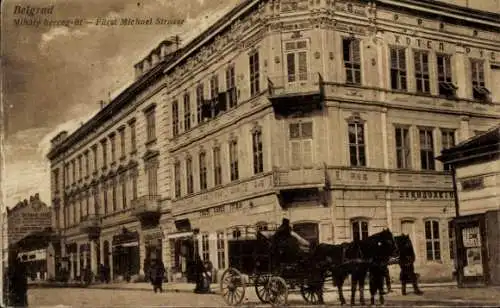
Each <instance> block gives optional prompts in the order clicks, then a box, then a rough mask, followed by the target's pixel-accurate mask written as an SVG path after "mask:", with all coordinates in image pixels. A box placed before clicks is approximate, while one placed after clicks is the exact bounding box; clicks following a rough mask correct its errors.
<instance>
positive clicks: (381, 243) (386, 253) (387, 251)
mask: <svg viewBox="0 0 500 308" xmlns="http://www.w3.org/2000/svg"><path fill="white" fill-rule="evenodd" d="M371 240H372V241H373V242H374V244H375V245H376V247H377V248H376V249H377V251H378V255H379V256H380V257H382V256H383V257H398V256H399V249H398V245H397V243H396V240H395V239H394V236H393V235H392V232H391V230H389V229H384V230H382V231H381V232H379V233H376V234H374V235H372V236H371Z"/></svg>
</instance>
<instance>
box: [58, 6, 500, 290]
mask: <svg viewBox="0 0 500 308" xmlns="http://www.w3.org/2000/svg"><path fill="white" fill-rule="evenodd" d="M499 17H500V16H499V15H497V14H491V13H486V12H478V11H473V10H469V9H464V8H460V7H456V6H451V5H447V4H443V3H439V5H438V4H436V3H435V2H434V1H418V2H417V1H410V0H404V1H397V2H396V1H385V0H381V1H368V2H367V1H325V0H318V1H284V0H283V1H259V0H255V1H249V0H247V1H243V2H242V3H240V4H239V5H238V6H237V7H235V8H234V9H233V10H232V11H230V12H229V13H228V14H226V15H225V16H224V17H223V18H221V19H220V20H219V21H217V22H216V23H215V24H214V25H212V26H211V27H210V28H209V29H207V30H206V31H205V32H203V33H202V34H200V36H198V37H197V38H196V39H194V40H193V41H191V42H189V43H188V44H186V45H185V46H184V47H183V48H182V49H179V50H178V51H177V52H175V53H173V54H172V55H171V56H170V57H167V58H164V59H163V58H161V57H160V58H158V56H155V53H154V52H153V53H152V54H151V55H150V56H148V57H146V58H145V59H144V60H143V61H141V62H139V63H138V64H137V65H136V70H137V73H138V80H137V81H136V82H135V83H134V84H133V85H132V86H131V88H130V89H128V90H126V91H125V92H124V93H123V94H121V95H120V96H119V97H118V98H117V99H115V100H114V101H113V102H111V103H110V104H109V105H108V106H106V107H105V108H104V109H103V110H101V112H100V113H99V114H98V115H97V116H96V117H95V118H94V119H92V120H91V121H90V122H89V123H87V124H85V125H84V126H83V127H82V128H81V129H80V131H81V132H80V133H79V132H78V131H77V132H75V133H74V134H72V135H71V136H68V137H65V138H62V141H57V142H55V145H54V149H53V150H52V151H51V153H52V154H51V156H50V155H49V156H50V157H52V158H51V159H52V160H53V164H52V165H53V170H57V169H58V168H57V166H59V169H61V170H64V168H65V166H66V169H65V170H69V171H61V174H62V173H63V172H64V173H65V172H69V174H68V175H67V179H70V180H69V181H67V180H63V181H67V182H65V183H59V182H58V183H59V185H62V186H57V185H56V186H57V187H60V191H61V192H64V193H66V195H67V196H68V197H67V198H66V199H64V198H63V195H62V194H61V195H57V194H55V196H56V198H57V196H59V199H55V201H57V200H62V201H60V202H61V203H60V204H61V206H60V209H61V210H60V211H59V212H60V213H61V217H65V218H64V219H65V221H70V222H71V223H69V225H66V224H65V223H63V224H61V223H60V224H59V225H60V226H61V225H62V226H65V227H64V228H65V232H66V233H67V237H66V242H67V243H71V244H70V245H74V246H73V247H76V248H73V250H71V252H70V255H72V256H73V258H74V260H75V264H78V262H79V261H78V256H79V255H81V252H80V251H84V253H86V252H85V251H86V250H85V249H83V250H80V251H78V250H75V249H77V248H78V247H80V246H78V245H81V244H80V243H87V242H88V243H90V255H91V256H92V254H94V256H99V255H100V256H101V259H100V260H103V259H102V258H103V257H104V256H106V255H108V254H109V253H110V252H111V253H114V252H113V251H115V250H114V247H121V248H120V249H118V248H117V249H116V251H122V250H123V251H128V253H121V254H119V253H118V252H116V253H114V254H116V255H117V256H118V255H120V256H121V255H125V256H130V255H133V256H134V258H136V259H137V258H138V260H139V262H138V263H139V264H138V265H137V266H138V269H139V270H138V271H137V272H138V273H140V271H141V270H144V265H143V264H146V263H147V262H145V261H144V260H145V259H147V256H148V255H149V250H150V249H152V248H148V247H155V248H154V249H153V250H154V251H156V250H155V249H158V251H161V255H162V258H163V259H164V261H165V264H166V265H167V266H168V270H169V272H170V273H173V274H175V276H183V275H185V274H186V272H187V269H186V262H185V261H186V260H184V259H183V258H182V257H181V250H182V249H181V247H180V243H181V242H182V241H183V240H184V239H186V238H192V237H193V231H194V230H195V232H194V234H195V235H194V238H195V239H197V241H195V243H196V245H195V246H196V249H197V250H198V251H199V253H200V255H201V256H202V258H203V259H208V260H211V261H212V263H213V265H214V267H215V268H217V269H223V268H225V267H227V266H228V265H229V264H230V263H235V262H243V261H242V260H236V259H235V258H234V255H235V254H234V253H232V251H233V252H234V249H237V246H236V245H234V241H233V239H234V237H238V236H244V232H245V230H244V228H241V227H239V228H238V227H237V226H241V225H254V226H256V227H257V228H265V227H266V226H268V225H271V224H277V223H280V222H281V219H282V218H283V217H288V218H289V219H290V220H291V221H292V223H293V227H294V229H295V230H296V231H297V232H298V233H300V234H302V235H303V236H304V237H305V238H307V239H309V240H311V241H318V242H334V243H340V242H343V241H349V240H352V239H353V238H364V237H366V236H368V235H369V234H372V233H375V232H378V231H380V230H381V229H382V228H387V227H389V228H391V230H393V232H395V233H396V234H398V233H401V232H404V233H407V234H410V236H411V238H412V240H413V242H414V245H415V247H416V252H417V259H418V260H417V264H416V265H417V271H418V272H419V273H421V275H422V279H429V280H431V279H445V278H450V277H451V273H452V271H453V260H452V258H453V253H452V251H453V245H452V244H450V243H452V242H453V241H452V238H453V234H452V231H451V229H449V228H448V222H449V221H450V220H451V218H452V217H453V216H454V203H453V198H454V195H453V189H452V179H451V173H450V172H449V170H448V169H449V167H448V166H444V165H442V164H441V163H439V162H438V161H436V160H435V159H434V157H435V156H437V155H438V153H440V151H441V150H442V149H444V148H448V147H451V146H453V145H454V144H456V143H458V142H460V141H462V140H465V139H467V138H468V137H469V136H471V135H474V134H475V133H479V132H482V131H485V130H487V129H488V128H489V127H491V126H493V125H495V124H497V123H498V122H499V119H500V108H499V104H500V92H499V90H498V87H496V88H495V87H494V85H495V84H496V83H498V82H500V60H498V58H499V57H500V56H499V52H500V48H499V47H498V46H499V42H500V35H499V30H500V23H499V22H498V20H500V19H499ZM160 46H161V45H160ZM157 49H158V48H157ZM157 49H155V50H157ZM160 49H161V48H160ZM160 56H161V53H160ZM155 57H156V58H155ZM155 59H156V60H155ZM158 59H159V60H158ZM155 61H156V62H155ZM145 71H146V72H145ZM120 97H122V98H123V100H122V99H121V98H120ZM120 102H121V103H120ZM151 110H154V116H153V117H147V115H148V114H149V113H148V112H149V111H151ZM132 118H134V119H135V122H132V123H136V124H135V125H136V126H135V127H136V130H137V132H136V137H135V138H136V144H137V152H135V154H129V153H128V152H127V153H126V156H125V159H124V160H123V162H122V161H121V160H120V161H116V163H115V165H114V166H113V165H112V162H113V159H110V162H111V165H109V166H107V170H106V171H103V170H101V169H98V171H97V175H96V176H94V175H90V176H89V179H88V182H85V184H87V183H88V184H87V185H88V186H83V190H82V188H79V187H80V186H79V185H78V183H79V182H78V177H77V180H76V182H75V181H74V180H71V179H72V178H71V177H72V176H73V174H74V173H75V171H74V170H75V168H77V170H79V167H78V166H79V165H78V155H79V153H80V152H79V151H82V152H81V153H82V155H83V157H85V147H86V148H87V149H90V150H89V153H90V154H89V155H92V149H93V148H92V145H96V147H97V149H98V152H99V153H100V151H101V148H102V146H101V145H102V143H101V141H103V142H104V143H105V144H107V145H109V146H110V150H108V153H112V144H113V142H112V140H113V138H112V137H111V136H113V135H112V134H113V132H115V131H116V133H115V136H117V137H115V138H117V139H116V140H119V138H120V136H121V135H120V134H119V133H118V132H119V131H120V130H119V128H120V127H121V126H120V125H121V123H124V124H128V121H130V119H132ZM148 119H149V120H148ZM151 119H154V120H151ZM148 123H149V124H148ZM151 123H153V124H151ZM156 123H158V125H156ZM90 127H96V128H95V130H96V132H94V133H92V134H89V133H88V132H89V131H92V129H91V128H90ZM124 127H125V134H127V129H128V128H129V126H128V125H125V126H124ZM151 127H154V129H153V131H155V138H154V141H153V139H151V138H148V132H151V131H152V129H151ZM147 128H149V129H147ZM84 132H85V133H84ZM84 136H86V138H87V141H84V138H83V137H84ZM59 137H61V136H59ZM62 137H64V136H62ZM125 139H126V141H125V144H126V145H125V147H127V146H128V143H127V142H128V140H129V139H127V138H125ZM80 143H81V144H88V146H80V147H78V146H77V144H80ZM110 144H111V145H110ZM72 149H73V150H72ZM77 149H79V150H77ZM72 151H73V152H72ZM115 151H117V153H118V151H120V148H119V143H117V145H116V150H115ZM99 153H98V154H97V157H98V161H99V160H100V159H101V158H100V157H102V154H99ZM56 154H57V155H56ZM108 155H111V154H108ZM116 155H118V154H116ZM134 155H135V156H134ZM55 157H57V162H58V163H57V164H56V163H54V161H55ZM92 157H93V156H92ZM73 162H74V163H73ZM98 164H99V167H100V168H101V166H102V165H103V164H102V162H98ZM74 166H77V167H74ZM150 170H154V171H150ZM120 172H122V173H124V174H125V175H126V176H121V174H122V173H120ZM54 178H55V177H54V173H53V179H54ZM65 179H66V178H65ZM120 179H125V180H122V181H121V182H120ZM133 179H136V183H137V184H134V183H135V182H134V180H133ZM73 182H75V184H73ZM115 182H118V183H122V184H121V185H118V184H116V196H117V197H116V198H117V203H116V204H117V206H116V209H115V210H114V211H109V210H108V212H105V211H104V210H103V204H105V203H106V202H110V201H109V200H111V199H112V198H113V197H112V196H113V193H112V192H113V187H115V186H114V184H113V183H115ZM82 183H83V181H82ZM91 183H94V184H93V186H92V185H91ZM123 183H128V184H123ZM150 183H156V186H154V185H153V184H150ZM85 184H83V185H85ZM123 185H125V186H123ZM127 185H129V186H127ZM134 185H137V190H136V193H137V194H136V195H134V193H133V192H134V188H133V187H134ZM85 187H87V189H85ZM91 187H94V188H96V189H95V190H91V189H90V188H91ZM123 187H127V188H126V190H124V189H123ZM82 191H83V192H85V191H90V192H91V193H92V191H97V193H95V194H94V195H97V196H100V199H99V198H97V199H95V200H96V201H92V200H94V199H93V198H90V197H89V198H88V199H89V201H88V202H89V203H88V204H91V205H90V209H91V210H92V204H94V205H95V204H97V205H99V206H98V208H99V211H95V212H89V213H98V214H99V215H101V216H99V217H100V218H99V219H98V220H88V219H84V220H79V219H77V218H78V217H81V216H77V215H78V209H84V210H86V209H87V208H88V207H86V204H87V203H86V202H87V201H86V200H87V199H86V197H84V198H83V200H82V201H81V202H80V201H79V200H81V198H80V199H78V198H75V197H74V196H81V195H82ZM102 191H108V194H107V196H108V201H106V200H105V199H104V196H106V194H105V193H102ZM110 191H111V192H110ZM123 191H126V192H127V194H128V195H127V197H122V196H123V193H120V192H123ZM91 195H92V194H91ZM83 196H85V193H83ZM119 198H122V199H119ZM120 200H131V202H127V204H129V206H128V207H125V206H124V205H123V204H124V203H123V201H120ZM58 202H59V201H58ZM92 202H94V203H92ZM55 204H57V203H55ZM62 204H64V206H62ZM79 204H83V206H81V205H79ZM63 208H64V209H68V210H63ZM94 208H96V207H95V206H94ZM70 209H76V210H74V211H76V213H77V214H71V213H72V212H71V210H70ZM94 210H95V209H94ZM84 213H86V212H85V211H84ZM106 213H107V214H106ZM72 215H73V216H72ZM89 215H90V214H89ZM74 217H76V218H74ZM88 217H93V216H88ZM75 219H76V220H75ZM89 221H90V222H92V223H90V226H92V228H88V226H89ZM97 221H99V223H97ZM97 226H98V227H97ZM124 227H125V228H126V229H123V228H124ZM97 229H99V230H100V233H99V232H97V231H95V230H97ZM89 230H90V231H92V230H94V231H92V232H89ZM123 230H128V232H125V233H123ZM151 230H153V231H151ZM83 231H87V233H85V232H83ZM198 231H199V232H198ZM120 232H121V233H122V234H128V235H127V236H125V235H122V239H121V240H118V239H116V240H115V244H116V245H115V244H112V242H113V241H114V239H115V238H117V237H119V236H120V234H121V233H120ZM134 232H135V233H134ZM148 232H150V233H151V234H153V235H148V234H149V233H148ZM97 233H99V239H98V240H97V236H96V235H95V234H97ZM131 233H134V234H135V235H131ZM88 234H94V236H93V238H94V240H92V241H90V242H89V239H88V238H89V237H88ZM154 234H157V235H156V238H155V235H154ZM148 236H149V237H148ZM150 237H151V238H153V239H154V240H150V239H149V238H150ZM160 237H161V238H160ZM106 241H107V242H108V244H107V245H108V246H107V247H108V250H106V248H104V246H106ZM120 241H121V242H120ZM127 241H128V242H127ZM151 242H155V243H156V244H155V245H156V246H155V245H152V244H150V243H151ZM73 243H74V244H73ZM92 243H95V244H92ZM97 243H99V244H100V245H97ZM111 244H112V247H113V250H111V249H109V248H110V247H111ZM66 247H69V246H68V244H67V245H66ZM92 247H94V248H92ZM97 247H100V248H99V249H101V250H100V251H101V252H102V251H106V252H107V253H104V254H103V253H101V254H99V253H96V251H97ZM124 247H129V248H127V249H128V250H127V249H124ZM130 247H137V248H133V249H132V248H130ZM134 249H135V250H134ZM146 250H148V251H146ZM92 251H94V252H92ZM87 255H88V254H87ZM96 258H97V257H96ZM129 259H131V257H121V259H120V258H119V257H116V260H115V259H113V260H112V262H111V263H112V267H114V268H117V267H120V266H119V265H117V264H122V263H123V264H128V263H130V261H120V260H129ZM136 259H134V260H136ZM83 260H85V258H83ZM96 261H97V260H96ZM115 261H116V262H115ZM109 262H110V261H109ZM120 262H122V263H120ZM127 262H128V263H127ZM134 262H135V261H134ZM81 263H85V261H83V262H82V261H80V264H81ZM92 263H94V262H93V261H92ZM97 263H98V262H97ZM127 266H128V265H127ZM122 267H123V266H122ZM76 271H77V270H76ZM117 273H118V272H117Z"/></svg>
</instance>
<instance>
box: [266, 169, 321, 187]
mask: <svg viewBox="0 0 500 308" xmlns="http://www.w3.org/2000/svg"><path fill="white" fill-rule="evenodd" d="M325 185H326V173H325V170H324V168H310V169H305V168H303V169H290V170H274V186H275V187H276V188H278V189H280V190H296V189H308V188H324V187H325Z"/></svg>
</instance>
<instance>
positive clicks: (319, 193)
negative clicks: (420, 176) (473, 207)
mask: <svg viewBox="0 0 500 308" xmlns="http://www.w3.org/2000/svg"><path fill="white" fill-rule="evenodd" d="M174 206H176V205H175V204H174ZM453 206H454V205H453V193H452V192H451V191H449V190H443V189H441V190H432V191H431V190H415V189H413V190H402V189H400V190H394V191H387V190H382V189H379V190H377V189H371V190H367V189H357V190H356V189H331V190H320V189H312V190H307V191H305V192H301V193H285V194H276V193H275V192H271V193H265V194H260V195H255V196H252V197H250V198H245V199H240V200H238V201H232V202H227V203H219V204H217V205H216V206H213V207H210V208H204V209H203V210H193V211H190V212H184V213H179V212H177V213H176V212H175V211H173V214H172V215H170V214H168V215H163V216H162V218H161V219H160V221H159V224H158V225H157V226H150V227H144V226H142V225H141V223H140V222H139V221H138V220H130V221H128V222H127V223H123V224H116V225H114V226H109V227H107V226H103V227H102V229H101V231H100V233H99V236H98V237H96V238H94V239H92V240H89V237H88V234H85V233H78V234H74V235H72V236H67V237H65V240H64V241H65V243H64V245H63V246H62V247H64V249H65V252H63V253H65V255H64V256H66V259H67V260H68V261H69V262H68V263H69V265H68V266H69V269H70V277H71V278H73V279H77V278H79V277H80V276H81V273H82V272H83V269H85V268H87V267H89V268H90V269H91V270H92V272H93V273H94V275H99V274H100V273H99V265H100V264H103V265H105V267H107V268H109V272H110V274H111V279H113V280H128V279H129V278H130V279H131V280H135V279H137V277H141V276H142V277H143V275H144V274H145V273H147V272H148V268H149V264H150V262H151V260H152V259H157V260H158V259H159V260H162V261H163V263H164V265H165V267H166V270H167V277H168V279H169V280H188V281H191V280H192V279H193V273H191V272H190V268H191V263H192V262H193V260H194V256H195V254H196V253H199V255H200V257H201V258H202V259H203V260H206V261H210V262H211V263H212V265H213V267H214V268H215V269H216V270H218V271H222V270H224V269H225V268H227V267H228V266H242V265H241V264H243V263H245V264H246V263H248V262H249V261H244V260H242V259H235V257H234V256H235V255H244V254H245V253H244V252H242V251H241V249H242V248H241V247H240V246H238V245H237V244H235V243H237V242H238V240H239V239H241V238H245V237H252V236H253V235H254V234H255V232H256V231H257V230H262V229H273V228H275V227H276V226H277V225H279V224H280V223H281V221H282V219H283V218H285V217H286V218H288V219H290V221H291V223H292V227H293V229H294V231H295V232H297V233H298V234H300V235H301V236H302V237H304V238H305V239H307V240H309V241H310V242H322V243H342V242H345V241H351V240H352V239H353V238H365V237H367V236H369V235H370V234H373V233H376V232H379V231H381V230H382V229H384V228H390V229H391V230H392V231H393V233H394V234H396V235H397V234H400V233H405V234H409V235H410V238H411V239H412V241H413V244H414V247H415V251H416V254H417V261H416V264H415V265H416V269H417V272H419V273H420V275H421V277H422V280H428V281H435V280H449V279H451V278H452V273H453V271H454V266H453V256H454V253H453V252H454V250H453V249H454V247H453V242H454V232H453V228H449V226H450V225H451V224H450V222H451V219H452V217H453V215H454V211H453ZM245 266H246V265H245ZM398 275H399V269H396V268H395V270H394V272H393V276H394V279H398V278H397V277H398Z"/></svg>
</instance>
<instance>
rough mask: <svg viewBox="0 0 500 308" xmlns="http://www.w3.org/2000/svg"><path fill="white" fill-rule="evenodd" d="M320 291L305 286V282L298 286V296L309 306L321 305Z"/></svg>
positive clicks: (307, 285)
mask: <svg viewBox="0 0 500 308" xmlns="http://www.w3.org/2000/svg"><path fill="white" fill-rule="evenodd" d="M320 292H322V290H318V289H317V288H315V287H313V286H311V285H309V284H307V282H306V281H304V282H303V283H302V285H301V286H300V294H301V295H302V298H303V299H304V300H305V301H306V302H307V303H310V304H313V305H318V304H323V303H322V301H321V293H320Z"/></svg>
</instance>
